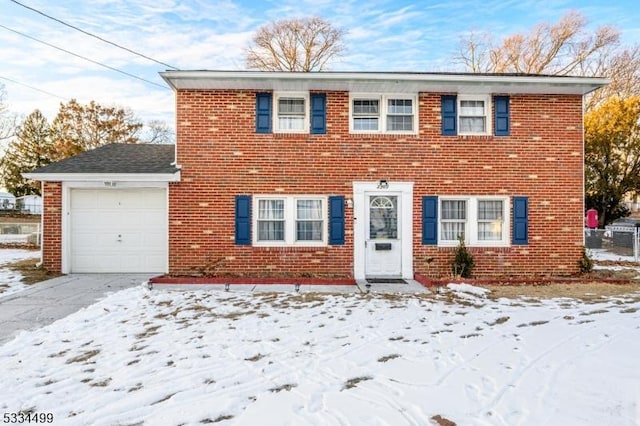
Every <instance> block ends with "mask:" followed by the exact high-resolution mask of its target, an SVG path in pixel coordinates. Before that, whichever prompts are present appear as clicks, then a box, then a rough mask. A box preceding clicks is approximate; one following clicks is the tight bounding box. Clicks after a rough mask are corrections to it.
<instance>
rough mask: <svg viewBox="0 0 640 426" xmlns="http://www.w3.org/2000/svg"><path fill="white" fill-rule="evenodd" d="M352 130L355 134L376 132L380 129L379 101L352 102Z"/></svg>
mask: <svg viewBox="0 0 640 426" xmlns="http://www.w3.org/2000/svg"><path fill="white" fill-rule="evenodd" d="M352 111H353V130H355V131H357V132H377V131H378V129H380V100H379V99H354V100H353V110H352Z"/></svg>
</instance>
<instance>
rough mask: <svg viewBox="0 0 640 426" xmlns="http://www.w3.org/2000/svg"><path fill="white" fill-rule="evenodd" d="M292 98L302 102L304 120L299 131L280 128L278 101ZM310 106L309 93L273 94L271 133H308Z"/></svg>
mask: <svg viewBox="0 0 640 426" xmlns="http://www.w3.org/2000/svg"><path fill="white" fill-rule="evenodd" d="M281 98H292V99H303V100H304V118H303V127H302V129H301V130H292V129H281V128H280V125H279V124H280V120H279V118H280V99H281ZM310 117H311V105H310V103H309V92H274V93H273V132H274V133H298V134H301V133H309V131H310V129H309V126H310V121H311V118H310Z"/></svg>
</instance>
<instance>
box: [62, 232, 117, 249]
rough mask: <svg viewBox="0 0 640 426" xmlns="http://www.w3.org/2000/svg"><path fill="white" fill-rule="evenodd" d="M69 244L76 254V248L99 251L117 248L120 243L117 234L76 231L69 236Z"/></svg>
mask: <svg viewBox="0 0 640 426" xmlns="http://www.w3.org/2000/svg"><path fill="white" fill-rule="evenodd" d="M71 246H72V247H73V248H74V251H75V252H76V254H80V253H77V250H75V249H81V250H82V251H91V252H92V253H100V252H102V251H103V250H108V249H111V250H118V249H120V247H121V245H120V243H119V242H118V235H117V234H104V233H101V232H77V233H75V234H74V235H72V236H71Z"/></svg>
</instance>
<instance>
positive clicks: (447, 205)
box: [440, 200, 467, 242]
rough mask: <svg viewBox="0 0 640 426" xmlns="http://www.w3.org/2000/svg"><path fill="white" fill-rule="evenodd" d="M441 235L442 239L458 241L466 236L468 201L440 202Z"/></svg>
mask: <svg viewBox="0 0 640 426" xmlns="http://www.w3.org/2000/svg"><path fill="white" fill-rule="evenodd" d="M440 206H441V207H440V215H441V220H440V235H441V239H442V241H448V242H450V241H454V242H455V241H458V238H460V237H462V238H465V237H466V229H467V201H466V200H442V203H441V204H440Z"/></svg>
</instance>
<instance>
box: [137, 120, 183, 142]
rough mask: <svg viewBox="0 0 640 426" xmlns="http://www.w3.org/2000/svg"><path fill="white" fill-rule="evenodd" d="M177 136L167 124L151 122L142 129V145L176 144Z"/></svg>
mask: <svg viewBox="0 0 640 426" xmlns="http://www.w3.org/2000/svg"><path fill="white" fill-rule="evenodd" d="M175 140H176V134H175V132H174V131H173V129H172V128H171V127H169V125H167V123H165V122H164V121H162V120H151V121H149V122H148V123H147V124H146V125H145V126H144V127H143V129H142V134H141V135H140V142H142V143H158V144H160V143H168V144H171V143H175Z"/></svg>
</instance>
